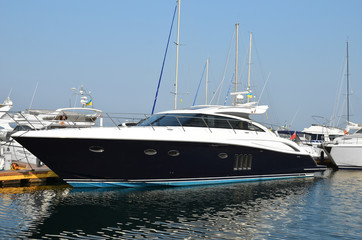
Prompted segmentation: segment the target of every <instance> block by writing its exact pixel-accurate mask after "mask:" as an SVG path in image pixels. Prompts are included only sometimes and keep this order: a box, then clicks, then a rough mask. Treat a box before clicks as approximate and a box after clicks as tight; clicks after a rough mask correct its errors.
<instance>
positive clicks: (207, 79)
mask: <svg viewBox="0 0 362 240" xmlns="http://www.w3.org/2000/svg"><path fill="white" fill-rule="evenodd" d="M209 62H210V58H207V60H206V94H205V95H206V96H205V104H206V105H207V89H208V85H209Z"/></svg>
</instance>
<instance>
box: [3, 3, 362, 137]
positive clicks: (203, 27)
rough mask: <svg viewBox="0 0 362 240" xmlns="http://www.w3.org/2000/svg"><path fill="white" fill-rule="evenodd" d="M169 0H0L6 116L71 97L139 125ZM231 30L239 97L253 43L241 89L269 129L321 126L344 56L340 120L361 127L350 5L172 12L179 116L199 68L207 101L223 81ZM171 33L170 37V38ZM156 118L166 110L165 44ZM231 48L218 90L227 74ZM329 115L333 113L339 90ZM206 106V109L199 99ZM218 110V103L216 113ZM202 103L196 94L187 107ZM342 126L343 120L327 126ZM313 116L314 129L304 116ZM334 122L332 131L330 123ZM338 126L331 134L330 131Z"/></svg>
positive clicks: (360, 55)
mask: <svg viewBox="0 0 362 240" xmlns="http://www.w3.org/2000/svg"><path fill="white" fill-rule="evenodd" d="M175 4H176V1H175V0H159V1H147V0H144V1H142V0H138V1H137V0H123V1H121V0H117V1H116V0H114V1H111V0H109V1H93V0H78V1H47V0H46V1H45V0H38V1H25V0H24V1H17V0H0V32H1V37H0V79H1V88H0V101H1V102H2V101H3V100H4V99H5V98H6V97H7V96H8V95H9V92H10V91H11V90H12V92H11V99H12V100H13V102H14V108H13V110H24V109H26V108H28V107H29V104H30V101H31V99H32V96H33V93H34V89H35V87H36V84H37V82H39V85H38V89H37V92H36V95H35V98H34V102H33V105H32V107H33V108H45V109H55V108H60V107H67V106H68V105H69V98H70V96H71V88H72V87H80V86H81V85H84V87H85V88H87V89H88V90H91V91H92V95H93V97H94V104H95V107H97V108H99V109H102V110H103V111H105V112H126V113H127V112H132V113H134V112H136V113H150V112H151V109H152V104H153V100H154V96H155V91H156V87H157V82H158V78H159V74H160V70H161V64H162V59H163V55H164V51H165V47H166V42H167V36H168V32H169V28H170V24H171V19H172V14H173V10H174V7H175ZM235 23H240V34H239V39H240V40H239V44H240V45H239V46H240V51H239V63H240V66H239V71H241V74H242V76H241V80H242V81H243V84H244V85H245V81H246V78H245V77H246V75H247V62H246V61H245V59H246V55H247V51H248V50H247V48H248V42H249V33H250V32H253V35H254V41H253V50H252V80H251V81H252V87H253V89H254V94H255V95H256V96H258V95H259V94H260V92H261V90H262V88H263V86H264V83H265V81H266V79H267V76H268V74H269V73H270V79H269V81H268V84H267V86H266V90H265V91H264V94H263V96H262V98H261V100H260V101H261V103H262V104H268V105H269V107H270V109H269V110H268V119H266V118H265V119H264V120H263V121H267V122H269V123H273V124H278V125H282V124H284V123H285V121H287V122H288V124H290V123H293V126H292V128H293V129H298V130H301V129H303V128H304V127H308V126H309V125H310V124H312V123H317V122H318V121H319V122H325V119H329V118H330V117H331V116H332V114H333V109H334V106H335V102H336V99H337V91H338V89H339V86H340V83H341V81H342V80H343V79H345V75H344V74H345V73H344V72H343V71H342V70H343V67H344V63H345V57H346V52H345V51H346V46H345V45H346V41H347V40H348V41H349V47H350V51H349V53H350V74H351V75H350V80H351V84H350V86H351V92H353V95H352V96H351V114H352V116H351V120H352V121H354V122H357V123H362V111H361V110H360V107H361V106H362V92H361V91H360V90H361V89H362V1H360V0H348V1H342V0H339V1H336V0H318V1H315V0H305V1H289V0H278V1H271V0H256V1H240V0H227V1H221V0H220V1H216V0H209V1H206V0H197V1H191V0H182V5H181V33H180V42H181V44H182V45H181V47H180V65H179V92H180V93H181V94H182V95H181V97H182V100H183V101H182V103H179V106H180V107H188V106H190V105H192V102H193V99H194V97H195V92H196V89H197V86H198V83H199V80H200V78H201V74H202V70H203V67H204V64H205V61H206V58H208V57H209V58H210V71H209V72H210V78H209V80H210V85H209V94H210V95H211V93H212V92H213V91H215V90H216V88H217V86H218V84H219V82H220V81H221V79H222V77H223V73H224V67H225V64H226V61H227V53H228V50H229V48H230V46H231V45H230V44H231V40H232V36H233V31H234V26H235ZM174 29H176V26H175V28H174ZM171 41H172V44H171V45H170V48H169V55H168V56H167V60H166V65H165V70H164V77H163V82H162V85H161V89H160V93H159V99H158V104H157V106H156V111H163V110H168V109H171V108H173V104H174V102H173V95H172V94H171V93H170V92H171V91H173V90H174V89H173V84H174V79H175V53H176V47H175V45H174V44H173V42H175V41H176V32H175V31H174V32H173V34H172V38H171ZM233 49H234V46H232V50H231V51H232V53H231V57H230V60H229V67H228V70H227V71H226V75H225V83H224V86H223V89H224V92H226V90H227V88H228V86H229V83H230V80H231V78H232V71H233V68H234V52H233ZM342 88H343V89H342V92H343V94H342V95H341V97H340V101H339V104H340V105H343V104H344V99H345V85H342ZM210 98H211V97H210ZM224 98H225V93H224V95H221V99H222V100H220V101H221V102H223V99H224ZM197 103H199V104H203V103H204V83H203V84H202V86H201V90H200V94H199V96H198V102H197ZM343 114H345V111H344V112H341V113H339V115H343ZM315 115H318V116H321V117H324V118H325V119H322V118H318V119H317V120H318V121H315V120H314V119H313V117H312V116H315ZM342 121H343V120H342ZM340 125H343V122H340Z"/></svg>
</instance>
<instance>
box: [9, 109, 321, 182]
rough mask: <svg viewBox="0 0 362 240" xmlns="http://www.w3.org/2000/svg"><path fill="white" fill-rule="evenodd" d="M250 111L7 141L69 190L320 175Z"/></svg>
mask: <svg viewBox="0 0 362 240" xmlns="http://www.w3.org/2000/svg"><path fill="white" fill-rule="evenodd" d="M258 111H260V109H258V108H245V107H242V106H239V107H238V106H203V107H195V108H191V109H187V110H172V111H167V112H162V113H159V114H155V115H152V116H151V117H150V118H147V119H145V120H143V121H141V122H140V123H138V124H137V125H136V126H132V127H117V128H114V127H107V128H98V127H96V128H84V129H61V130H59V129H54V130H41V131H29V132H18V133H15V135H13V137H14V138H15V139H16V140H17V141H19V142H20V143H21V144H22V145H23V146H24V147H26V148H27V149H28V150H29V151H30V152H32V153H33V154H34V155H35V156H37V157H38V158H40V159H42V161H43V162H44V163H45V164H46V165H47V166H48V167H49V168H51V169H52V170H53V171H54V172H55V173H57V174H58V176H60V177H61V178H63V179H64V180H65V181H66V182H67V183H69V184H70V185H72V186H74V187H114V186H119V187H140V186H141V187H144V186H158V185H165V186H185V185H202V184H215V183H230V182H241V181H255V180H268V179H283V178H299V177H313V176H314V174H315V173H316V172H321V171H324V170H325V167H322V166H318V165H317V164H316V162H315V161H314V160H313V158H312V157H311V156H310V155H309V154H308V153H307V152H305V151H304V150H303V149H302V148H300V147H299V146H298V145H297V144H295V143H294V142H292V141H289V140H287V139H283V138H280V137H278V136H276V135H275V134H274V133H273V132H271V131H269V130H268V129H267V128H266V127H264V126H263V125H261V124H258V123H256V122H254V121H252V120H251V119H250V118H249V114H251V113H257V112H258ZM261 112H265V109H264V110H262V111H261Z"/></svg>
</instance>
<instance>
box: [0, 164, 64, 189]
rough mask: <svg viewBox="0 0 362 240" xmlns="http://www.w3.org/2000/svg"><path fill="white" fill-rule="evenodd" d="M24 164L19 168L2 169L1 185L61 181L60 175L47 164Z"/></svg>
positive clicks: (0, 172)
mask: <svg viewBox="0 0 362 240" xmlns="http://www.w3.org/2000/svg"><path fill="white" fill-rule="evenodd" d="M24 165H25V166H24ZM24 165H23V166H20V167H19V169H17V170H7V171H0V187H24V186H39V185H47V184H52V183H56V182H60V181H61V180H60V178H59V177H58V175H57V174H55V173H54V172H53V171H51V170H50V169H49V168H48V167H46V166H42V167H36V166H30V165H28V164H24Z"/></svg>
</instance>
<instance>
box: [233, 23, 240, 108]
mask: <svg viewBox="0 0 362 240" xmlns="http://www.w3.org/2000/svg"><path fill="white" fill-rule="evenodd" d="M235 27H236V40H235V92H237V91H238V59H239V56H238V53H239V23H236V24H235ZM236 97H237V95H235V96H234V105H236Z"/></svg>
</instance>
